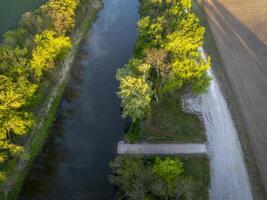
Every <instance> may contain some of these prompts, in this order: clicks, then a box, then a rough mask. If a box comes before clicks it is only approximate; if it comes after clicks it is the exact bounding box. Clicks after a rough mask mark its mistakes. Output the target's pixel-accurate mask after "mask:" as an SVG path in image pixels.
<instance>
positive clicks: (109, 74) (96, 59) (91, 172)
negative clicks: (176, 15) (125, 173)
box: [19, 0, 139, 200]
mask: <svg viewBox="0 0 267 200" xmlns="http://www.w3.org/2000/svg"><path fill="white" fill-rule="evenodd" d="M138 6H139V2H138V0H104V8H103V10H101V11H100V13H99V17H98V18H97V20H96V22H95V23H94V24H93V26H92V29H91V31H90V32H89V34H88V37H87V40H86V41H85V42H84V44H83V45H82V47H81V48H80V50H79V52H78V57H77V59H76V62H75V65H74V66H73V70H72V74H71V78H70V81H69V83H68V85H67V87H66V90H65V93H64V97H63V98H62V100H61V103H60V106H59V109H58V112H57V117H56V121H55V123H54V125H53V127H52V130H51V137H50V138H49V140H48V142H47V144H46V145H45V147H44V149H43V151H42V153H41V155H40V157H39V158H38V160H37V162H36V164H35V166H34V167H33V169H32V170H31V172H30V175H29V177H28V179H27V180H26V181H25V184H24V187H23V189H22V192H21V195H20V197H19V199H21V200H31V199H38V200H47V199H49V200H58V199H75V200H83V199H84V200H88V199H92V200H93V199H97V200H102V199H103V200H112V199H115V190H114V188H113V187H112V185H111V184H110V183H109V181H108V174H110V169H109V166H108V163H109V161H110V160H112V159H113V158H114V157H115V154H116V145H117V142H118V141H119V140H121V139H122V137H123V133H124V124H125V121H124V120H123V119H122V118H121V112H120V101H119V99H118V98H117V96H116V91H117V88H118V82H117V81H116V80H115V72H116V69H117V68H118V67H120V66H123V65H124V64H125V63H127V61H128V60H129V58H131V56H132V51H133V48H134V44H135V40H136V22H137V20H138V18H139V14H138Z"/></svg>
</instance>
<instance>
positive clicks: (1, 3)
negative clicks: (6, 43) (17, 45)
mask: <svg viewBox="0 0 267 200" xmlns="http://www.w3.org/2000/svg"><path fill="white" fill-rule="evenodd" d="M46 1H47V0H0V38H1V37H2V34H3V33H4V32H6V31H9V30H12V29H14V28H16V27H17V25H18V22H19V20H20V18H21V15H22V14H23V13H25V12H27V11H30V10H33V9H35V8H37V7H38V6H39V5H40V4H41V3H44V2H46Z"/></svg>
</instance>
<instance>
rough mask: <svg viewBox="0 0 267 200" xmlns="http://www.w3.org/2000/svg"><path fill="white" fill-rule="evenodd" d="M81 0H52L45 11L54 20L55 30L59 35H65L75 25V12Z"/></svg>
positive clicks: (46, 5)
mask: <svg viewBox="0 0 267 200" xmlns="http://www.w3.org/2000/svg"><path fill="white" fill-rule="evenodd" d="M78 3H79V0H50V1H49V2H48V3H47V4H45V6H44V7H43V9H44V10H45V11H47V12H48V14H49V15H50V16H51V18H52V22H53V25H54V29H55V30H56V32H57V33H59V34H65V33H66V32H68V31H70V30H71V29H72V28H73V27H74V25H75V20H74V16H75V10H76V8H77V6H78Z"/></svg>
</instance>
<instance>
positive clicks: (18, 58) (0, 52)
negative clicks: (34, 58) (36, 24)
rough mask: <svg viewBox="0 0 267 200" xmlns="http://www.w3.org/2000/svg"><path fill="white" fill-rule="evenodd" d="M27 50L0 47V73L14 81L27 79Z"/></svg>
mask: <svg viewBox="0 0 267 200" xmlns="http://www.w3.org/2000/svg"><path fill="white" fill-rule="evenodd" d="M27 53H28V52H27V49H24V48H23V49H21V48H19V47H15V48H13V47H11V46H8V45H5V46H1V47H0V73H1V74H5V75H7V76H9V77H12V78H13V79H14V80H16V79H18V78H19V77H22V76H23V77H25V76H26V77H27V75H28V73H29V63H28V59H27Z"/></svg>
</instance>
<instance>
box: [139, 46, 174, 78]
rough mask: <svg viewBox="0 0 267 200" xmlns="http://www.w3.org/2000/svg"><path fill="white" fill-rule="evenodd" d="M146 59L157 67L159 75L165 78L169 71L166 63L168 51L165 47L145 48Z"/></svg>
mask: <svg viewBox="0 0 267 200" xmlns="http://www.w3.org/2000/svg"><path fill="white" fill-rule="evenodd" d="M144 52H145V60H146V62H147V63H148V64H150V65H151V66H152V67H154V68H155V69H156V72H157V76H158V77H159V78H160V77H161V78H163V77H165V76H166V75H167V73H168V72H169V66H168V65H167V64H166V57H167V51H166V50H165V49H156V48H152V49H145V50H144Z"/></svg>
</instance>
